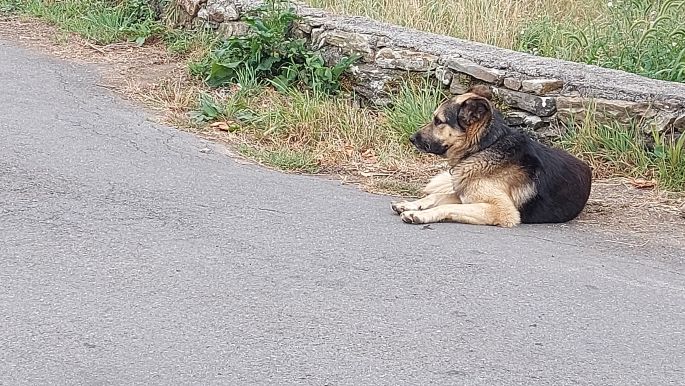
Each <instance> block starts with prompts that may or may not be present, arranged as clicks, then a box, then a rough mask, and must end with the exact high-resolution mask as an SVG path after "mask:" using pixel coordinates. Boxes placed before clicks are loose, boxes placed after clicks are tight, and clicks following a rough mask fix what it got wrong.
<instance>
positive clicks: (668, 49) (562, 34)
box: [517, 0, 685, 82]
mask: <svg viewBox="0 0 685 386" xmlns="http://www.w3.org/2000/svg"><path fill="white" fill-rule="evenodd" d="M609 4H610V6H607V7H606V12H605V13H604V14H602V15H600V16H598V17H597V18H595V19H592V20H587V21H585V22H581V23H578V22H577V21H570V20H561V21H559V20H554V19H552V18H549V17H542V18H538V19H537V20H534V21H533V22H532V23H530V24H529V25H528V26H526V27H525V29H524V30H523V31H522V34H521V36H520V39H519V44H518V47H517V48H518V49H520V50H523V51H527V52H531V53H534V54H536V55H541V56H550V57H556V58H560V59H566V60H572V61H577V62H585V63H590V64H596V65H599V66H602V67H608V68H614V69H619V70H624V71H628V72H632V73H635V74H639V75H643V76H647V77H651V78H656V79H662V80H669V81H675V82H685V17H684V16H683V15H685V1H683V0H658V1H654V0H614V1H610V2H608V5H609Z"/></svg>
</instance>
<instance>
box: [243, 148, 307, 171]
mask: <svg viewBox="0 0 685 386" xmlns="http://www.w3.org/2000/svg"><path fill="white" fill-rule="evenodd" d="M238 151H239V152H240V154H242V155H244V156H246V157H249V158H252V159H256V160H258V161H259V162H262V163H264V164H267V165H270V166H273V167H276V168H279V169H281V170H288V171H294V172H303V173H317V172H318V171H319V165H318V162H317V161H316V158H315V157H314V155H313V154H311V153H309V152H307V151H303V150H291V149H282V148H280V149H265V148H260V147H252V146H249V145H244V144H243V145H241V146H239V147H238Z"/></svg>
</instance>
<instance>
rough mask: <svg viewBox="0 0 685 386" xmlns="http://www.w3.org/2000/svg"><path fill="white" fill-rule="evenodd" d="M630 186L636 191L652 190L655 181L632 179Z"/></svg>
mask: <svg viewBox="0 0 685 386" xmlns="http://www.w3.org/2000/svg"><path fill="white" fill-rule="evenodd" d="M630 184H631V185H633V186H634V187H636V188H638V189H652V188H654V187H655V186H656V181H655V180H645V179H644V178H634V179H632V180H630Z"/></svg>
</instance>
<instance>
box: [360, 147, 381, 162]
mask: <svg viewBox="0 0 685 386" xmlns="http://www.w3.org/2000/svg"><path fill="white" fill-rule="evenodd" d="M362 160H363V161H364V163H367V164H375V163H378V157H377V156H376V152H375V151H373V149H368V150H366V151H364V152H363V153H362Z"/></svg>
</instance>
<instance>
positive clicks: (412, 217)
mask: <svg viewBox="0 0 685 386" xmlns="http://www.w3.org/2000/svg"><path fill="white" fill-rule="evenodd" d="M400 218H401V219H402V221H404V222H406V223H407V224H425V223H428V222H429V221H428V219H427V218H426V216H425V213H421V212H420V211H418V210H408V211H405V212H402V213H401V214H400Z"/></svg>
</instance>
